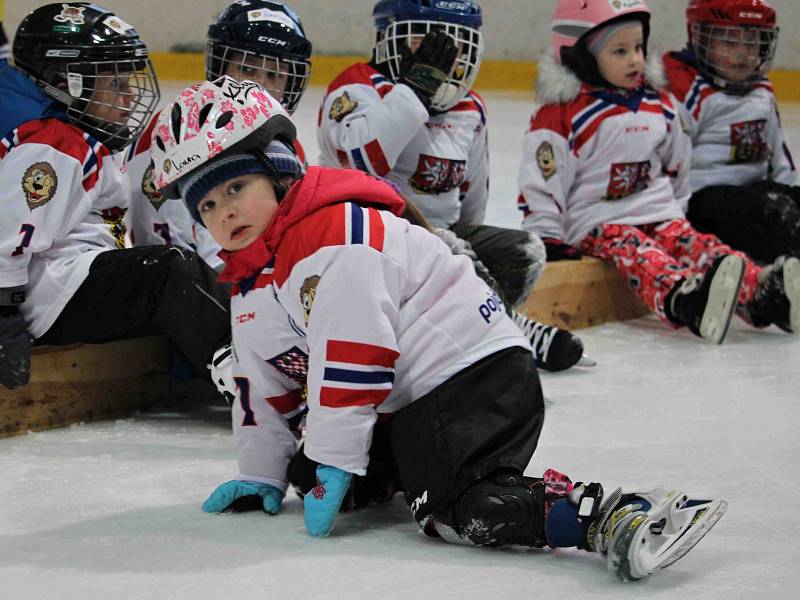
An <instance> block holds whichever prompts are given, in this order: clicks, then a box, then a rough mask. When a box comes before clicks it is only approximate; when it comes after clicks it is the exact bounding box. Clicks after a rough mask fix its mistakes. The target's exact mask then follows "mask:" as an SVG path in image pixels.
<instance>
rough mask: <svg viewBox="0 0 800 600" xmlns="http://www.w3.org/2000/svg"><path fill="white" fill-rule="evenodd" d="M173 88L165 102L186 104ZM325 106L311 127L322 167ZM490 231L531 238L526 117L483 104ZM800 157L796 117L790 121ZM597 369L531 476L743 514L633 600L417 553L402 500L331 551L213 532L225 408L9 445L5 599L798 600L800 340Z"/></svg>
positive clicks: (223, 523)
mask: <svg viewBox="0 0 800 600" xmlns="http://www.w3.org/2000/svg"><path fill="white" fill-rule="evenodd" d="M178 89H179V87H178V86H167V89H165V90H164V96H165V98H169V97H171V96H172V95H174V94H175V93H176V92H177V91H178ZM321 93H322V90H318V89H312V90H309V92H308V95H307V97H306V98H304V102H303V105H302V107H301V109H300V110H299V112H298V119H297V120H298V123H299V131H300V137H301V140H302V142H303V144H304V145H305V146H306V148H307V150H308V155H309V158H310V159H311V160H312V162H314V158H315V157H316V155H317V152H316V140H315V136H314V127H315V123H316V113H317V108H318V101H319V98H320V97H321ZM485 99H486V100H487V103H488V106H489V127H490V130H489V131H490V140H491V144H492V148H491V153H492V154H491V160H492V174H493V180H492V200H491V202H490V206H489V212H488V219H487V222H489V223H492V224H497V225H506V226H510V227H515V226H517V223H518V216H517V211H516V209H515V207H514V198H515V196H516V183H515V180H516V170H517V165H518V160H519V147H520V140H521V136H522V132H523V131H524V128H525V125H526V123H527V121H528V116H529V111H530V102H529V99H528V98H527V97H526V96H525V95H521V94H515V95H511V94H500V93H494V94H492V93H490V94H486V96H485ZM784 119H785V122H786V123H787V124H789V125H790V127H791V128H792V129H790V134H791V137H792V138H793V139H794V140H795V142H796V143H795V147H796V148H797V147H798V145H797V142H798V141H800V135H798V134H799V133H800V107H798V106H787V107H784ZM580 335H581V337H582V338H583V340H584V342H585V344H586V347H587V349H588V352H589V353H590V354H591V355H592V357H593V358H595V359H596V360H597V362H598V363H599V366H597V367H596V368H594V369H584V370H572V371H570V372H567V373H561V374H557V375H553V374H544V375H543V377H542V382H543V386H544V390H545V396H546V404H547V418H546V422H545V428H544V432H543V434H542V437H541V440H540V443H539V449H538V450H537V452H536V454H535V456H534V459H533V462H532V463H531V465H530V466H529V468H528V473H529V474H531V475H540V474H541V473H542V471H543V470H544V469H545V468H548V467H553V468H557V469H559V470H561V471H563V472H565V473H568V474H570V475H571V476H572V478H573V479H574V480H593V481H600V482H602V483H604V484H605V485H606V486H607V487H608V486H616V485H622V486H623V488H624V489H625V490H626V491H631V490H635V489H636V488H637V487H640V486H649V485H653V484H663V485H665V486H667V487H674V488H680V489H683V490H685V491H687V492H689V493H691V494H695V495H697V496H700V495H712V496H716V497H722V498H725V499H727V500H728V502H729V503H730V507H729V510H728V513H727V514H726V516H725V517H723V519H722V520H721V521H720V523H719V524H718V525H717V527H716V528H715V529H714V530H713V531H712V532H711V533H710V534H709V535H708V537H707V538H705V539H704V540H703V541H702V542H701V543H700V544H699V545H698V546H697V547H696V548H695V549H694V550H693V551H692V552H691V553H690V554H688V555H687V556H686V557H685V558H684V559H682V560H681V561H680V562H678V563H676V564H675V565H673V566H671V567H670V568H669V569H667V570H664V571H662V572H660V573H658V574H656V575H655V576H654V577H653V578H652V579H651V580H650V581H649V582H647V583H644V584H640V583H635V584H622V583H620V582H618V581H616V580H615V579H614V577H613V576H612V575H611V574H610V573H609V572H608V571H606V569H605V567H604V562H603V560H602V559H601V558H600V557H599V556H597V555H591V554H589V553H586V552H583V551H577V550H566V551H565V550H559V551H552V550H516V549H507V550H490V549H476V548H467V547H459V546H452V545H449V544H446V543H444V542H441V541H438V540H431V539H427V538H425V537H424V536H422V535H420V534H419V533H418V532H417V530H416V527H415V525H414V523H413V521H412V519H411V517H410V515H409V514H408V511H407V509H406V507H405V504H404V502H403V501H402V499H401V498H400V497H399V496H397V497H396V498H395V500H394V501H393V502H392V503H391V504H389V505H384V506H380V507H376V508H370V509H367V510H364V511H361V512H357V513H351V514H343V515H340V516H339V519H338V520H337V524H336V529H335V530H334V533H333V535H332V536H331V537H330V538H327V539H312V538H310V537H309V536H308V535H307V534H306V533H305V531H304V528H303V521H302V503H301V502H300V500H299V499H297V498H296V497H294V495H293V494H291V493H290V495H289V497H288V499H287V501H286V502H285V504H284V509H283V511H282V513H281V514H280V515H278V516H275V517H268V516H266V515H264V514H261V513H248V514H239V515H221V516H219V515H206V514H204V513H202V512H201V510H200V504H201V502H202V500H203V499H204V498H205V497H206V495H207V494H208V493H209V492H210V491H211V490H212V489H213V488H214V487H215V486H216V485H217V484H218V483H221V482H223V481H225V480H227V479H229V478H230V477H231V476H232V475H234V474H235V470H236V469H235V463H234V453H233V443H232V439H231V435H230V433H229V425H228V422H227V417H226V411H225V409H223V408H222V407H211V406H198V407H181V408H179V409H176V410H173V409H168V410H163V411H160V412H149V413H145V414H140V415H137V416H136V417H132V418H129V419H124V420H119V421H116V422H104V423H93V424H87V425H76V426H73V427H69V428H66V429H60V430H54V431H48V432H43V433H30V434H28V435H26V436H22V437H17V438H11V439H4V440H0V473H2V477H0V597H2V598H8V599H9V600H12V599H13V600H27V599H34V598H36V599H39V598H42V599H45V598H46V599H48V600H71V599H76V600H77V599H79V600H86V599H87V598H108V599H125V600H134V599H137V600H138V599H141V600H165V599H178V598H181V599H182V598H187V599H192V600H206V599H209V600H210V599H216V598H231V599H247V598H266V599H268V600H273V599H275V600H278V599H283V598H291V599H293V600H296V599H305V598H313V599H328V598H342V599H345V598H346V599H348V600H359V599H364V600H376V599H381V600H389V599H398V600H409V599H414V600H422V599H431V600H439V599H442V600H443V599H454V600H455V599H458V600H463V599H467V598H469V599H471V598H492V599H495V598H496V599H531V598H573V599H574V598H615V599H616V598H634V597H636V598H639V597H646V598H648V599H650V598H675V599H684V598H693V599H698V600H699V599H703V600H706V599H707V600H712V599H724V600H733V599H737V598H742V599H746V600H754V599H756V598H771V599H783V598H795V597H797V580H798V575H797V565H798V561H800V547H799V546H798V544H800V511H798V510H797V508H796V504H797V499H798V497H800V466H799V465H798V462H799V459H798V456H800V436H798V432H797V424H798V422H800V401H799V398H800V341H798V340H797V339H796V338H792V337H790V336H788V335H785V334H783V333H781V332H780V331H778V330H777V329H775V328H770V329H768V330H765V331H755V330H752V329H749V328H747V327H746V326H745V325H744V324H743V323H742V322H741V321H735V322H734V324H733V326H732V330H731V332H730V333H729V335H728V338H727V340H726V342H725V344H724V345H722V346H711V345H709V344H707V343H704V342H702V341H700V340H699V339H697V338H694V337H693V336H691V335H690V334H689V333H687V332H685V331H682V332H673V331H670V330H668V329H667V328H665V327H664V326H662V325H661V324H660V323H659V322H658V321H657V320H656V319H654V318H645V319H639V320H636V321H629V322H626V323H615V324H608V325H604V326H600V327H595V328H592V329H587V330H583V331H581V332H580Z"/></svg>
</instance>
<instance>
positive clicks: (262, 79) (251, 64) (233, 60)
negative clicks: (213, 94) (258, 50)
mask: <svg viewBox="0 0 800 600" xmlns="http://www.w3.org/2000/svg"><path fill="white" fill-rule="evenodd" d="M223 75H228V76H229V77H233V78H234V79H235V80H236V81H244V80H245V79H248V80H250V81H255V82H256V83H257V84H258V85H260V86H261V87H263V88H264V89H265V90H267V91H268V92H269V93H270V94H272V97H273V98H275V99H276V100H277V101H278V102H280V101H281V100H283V92H284V91H285V90H286V83H287V82H288V81H289V75H288V74H287V73H284V72H282V71H281V70H280V69H279V65H278V61H277V60H275V59H274V58H267V57H261V56H256V55H253V54H247V55H246V56H245V55H244V54H242V53H241V52H232V53H231V56H230V62H228V63H227V67H226V68H225V73H223Z"/></svg>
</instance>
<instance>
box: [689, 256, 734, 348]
mask: <svg viewBox="0 0 800 600" xmlns="http://www.w3.org/2000/svg"><path fill="white" fill-rule="evenodd" d="M743 277H744V261H743V260H742V259H741V258H739V257H738V256H726V257H725V258H724V259H723V260H722V262H721V263H720V265H719V267H718V268H717V272H716V273H714V279H713V280H712V281H711V288H710V289H709V292H708V302H706V307H705V310H704V311H703V318H702V320H701V321H700V335H701V336H702V337H703V338H704V339H707V340H709V341H710V342H713V343H715V344H721V343H722V341H723V340H724V339H725V335H726V334H727V333H728V327H729V326H730V324H731V317H733V312H734V311H735V310H736V300H737V298H738V296H739V288H740V287H741V285H742V278H743Z"/></svg>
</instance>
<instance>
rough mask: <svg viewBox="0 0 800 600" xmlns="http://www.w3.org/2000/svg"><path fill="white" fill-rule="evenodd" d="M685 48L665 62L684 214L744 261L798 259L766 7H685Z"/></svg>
mask: <svg viewBox="0 0 800 600" xmlns="http://www.w3.org/2000/svg"><path fill="white" fill-rule="evenodd" d="M686 18H687V22H688V30H689V43H688V45H687V48H686V49H685V50H682V51H681V52H670V53H668V54H666V55H665V56H664V65H665V67H666V72H667V78H668V80H669V86H670V91H671V92H672V93H673V94H675V96H676V98H677V99H678V101H679V104H678V108H679V109H680V110H681V111H682V112H683V113H684V119H685V121H686V123H687V124H688V125H689V134H690V135H691V137H692V173H691V177H690V182H691V188H692V197H691V198H690V199H689V205H688V210H687V216H688V218H689V221H691V223H692V225H693V226H695V227H696V228H697V229H699V230H700V231H704V232H709V233H713V234H715V235H717V236H719V237H720V239H722V240H723V241H724V242H725V243H726V244H730V245H731V246H733V247H734V248H736V249H738V250H742V251H743V252H746V253H747V254H748V255H749V256H751V257H753V258H755V259H756V260H759V261H761V262H762V263H771V262H773V261H774V260H776V259H777V258H778V257H779V256H781V255H783V254H790V255H793V256H800V188H798V187H796V186H797V184H798V180H797V169H796V166H795V162H794V158H793V157H792V153H791V150H790V149H789V144H788V141H787V139H786V136H785V134H784V131H783V128H782V127H781V121H780V117H779V115H778V106H777V102H776V100H775V92H774V90H773V88H772V84H771V83H770V81H769V80H768V79H767V73H768V71H769V68H770V66H771V64H772V58H773V56H774V55H775V48H776V46H777V41H778V27H777V15H776V12H775V9H774V8H773V7H772V6H770V5H769V4H768V3H767V2H765V1H764V0H691V2H689V5H688V7H687V9H686Z"/></svg>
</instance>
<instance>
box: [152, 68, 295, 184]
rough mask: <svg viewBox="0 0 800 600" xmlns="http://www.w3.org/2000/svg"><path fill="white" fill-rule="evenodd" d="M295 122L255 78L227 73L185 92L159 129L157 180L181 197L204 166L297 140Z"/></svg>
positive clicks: (155, 155) (155, 144)
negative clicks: (186, 184) (182, 189)
mask: <svg viewBox="0 0 800 600" xmlns="http://www.w3.org/2000/svg"><path fill="white" fill-rule="evenodd" d="M295 136H296V131H295V127H294V124H293V123H292V121H291V120H290V119H289V116H288V115H287V113H286V110H285V109H284V108H283V106H281V103H280V102H278V101H277V100H275V98H273V97H272V96H270V94H269V92H267V91H266V90H265V89H264V88H262V87H261V86H260V85H258V84H257V83H253V82H252V81H241V82H239V81H236V80H235V79H232V78H230V77H227V76H223V77H220V78H219V79H217V80H215V81H205V82H203V83H202V84H199V85H194V86H192V87H189V88H186V89H185V90H183V91H182V92H181V93H180V94H179V95H178V97H177V99H176V100H175V101H174V102H173V103H172V105H170V106H167V107H166V108H164V110H162V111H161V114H160V115H159V117H158V122H157V123H156V126H155V127H154V128H153V133H152V144H151V150H150V151H151V158H152V160H153V183H154V184H155V187H156V188H158V190H159V191H160V192H161V194H163V195H164V196H165V197H166V198H180V197H181V196H180V192H179V189H178V185H179V183H180V182H181V181H182V180H184V179H185V178H186V176H187V175H189V174H190V173H192V172H193V171H195V170H196V169H197V168H198V167H201V166H203V165H205V164H207V163H208V162H209V161H211V160H213V159H219V158H221V157H222V156H227V155H229V154H232V153H241V152H248V151H251V150H261V149H263V148H265V147H266V146H267V145H269V144H270V142H272V141H273V140H276V139H278V140H281V141H283V142H285V143H286V144H290V145H291V144H292V142H294V139H295Z"/></svg>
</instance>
